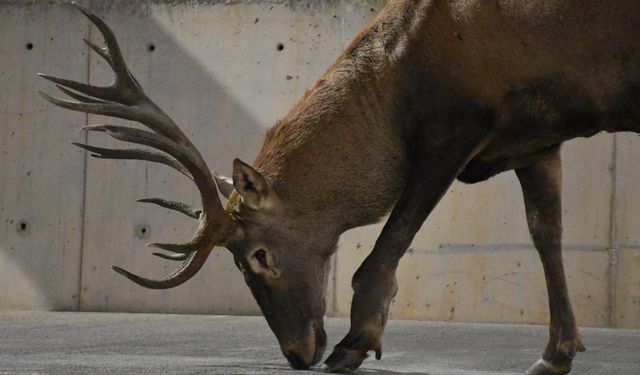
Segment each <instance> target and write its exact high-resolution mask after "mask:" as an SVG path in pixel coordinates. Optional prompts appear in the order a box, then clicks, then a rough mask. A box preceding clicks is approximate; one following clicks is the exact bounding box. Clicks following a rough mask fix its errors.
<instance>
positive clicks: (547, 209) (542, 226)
mask: <svg viewBox="0 0 640 375" xmlns="http://www.w3.org/2000/svg"><path fill="white" fill-rule="evenodd" d="M516 174H517V176H518V179H519V180H520V185H521V186H522V193H523V195H524V202H525V209H526V213H527V223H528V225H529V232H530V233H531V238H532V240H533V243H534V245H535V247H536V249H537V250H538V253H539V254H540V259H541V260H542V266H543V268H544V275H545V279H546V281H547V293H548V296H549V312H550V317H551V321H550V324H549V343H548V345H547V347H546V349H545V351H544V353H543V354H542V358H541V359H540V360H539V361H538V362H536V363H535V364H534V365H533V366H531V368H529V370H528V371H527V373H526V375H558V374H566V373H568V372H569V371H570V370H571V361H572V360H573V358H574V357H575V355H576V352H578V351H584V346H583V344H582V341H581V339H580V334H579V333H578V328H577V325H576V321H575V318H574V316H573V311H572V309H571V303H570V301H569V293H568V290H567V282H566V280H565V274H564V267H563V264H562V245H561V242H562V208H561V186H562V171H561V165H560V151H559V147H556V148H554V149H553V150H551V151H549V152H548V153H546V154H545V155H543V156H541V158H540V159H538V160H537V161H536V162H534V163H533V164H532V165H530V166H528V167H525V168H520V169H517V170H516Z"/></svg>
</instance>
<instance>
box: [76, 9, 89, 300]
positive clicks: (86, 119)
mask: <svg viewBox="0 0 640 375" xmlns="http://www.w3.org/2000/svg"><path fill="white" fill-rule="evenodd" d="M86 24H87V32H86V34H85V35H87V40H91V23H90V22H89V21H87V23H86ZM87 50H88V48H87ZM86 77H87V84H89V83H90V80H91V51H87V67H86ZM84 125H85V126H88V125H89V114H88V113H85V115H84ZM88 142H89V134H88V132H84V143H85V144H87V143H88ZM83 153H84V159H83V163H84V164H83V166H82V168H83V172H82V173H83V175H84V183H83V186H82V218H81V220H80V265H79V267H78V292H77V293H76V296H77V298H78V301H77V303H76V311H81V310H82V284H83V281H82V276H83V272H82V270H83V269H84V249H85V246H84V240H85V238H84V235H85V233H84V228H85V221H86V217H87V215H86V212H87V205H86V202H87V177H88V175H87V172H88V165H89V160H88V159H89V153H88V152H84V151H83Z"/></svg>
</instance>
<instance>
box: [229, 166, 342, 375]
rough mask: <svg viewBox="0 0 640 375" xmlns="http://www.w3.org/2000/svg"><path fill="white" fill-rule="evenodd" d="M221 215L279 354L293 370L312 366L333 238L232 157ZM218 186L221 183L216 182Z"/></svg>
mask: <svg viewBox="0 0 640 375" xmlns="http://www.w3.org/2000/svg"><path fill="white" fill-rule="evenodd" d="M232 183H233V189H232V188H231V187H228V188H226V189H225V188H223V189H221V190H223V191H224V190H227V191H231V194H230V196H229V202H228V204H227V209H226V210H227V212H228V213H229V214H230V215H231V217H232V220H233V230H232V231H231V232H230V235H229V237H228V238H227V239H226V240H225V243H224V245H225V246H226V247H227V248H228V249H229V250H230V251H231V252H232V253H233V257H234V261H235V264H236V266H237V267H238V269H239V270H240V271H241V272H242V274H243V276H244V279H245V281H246V283H247V285H248V286H249V288H250V289H251V292H252V294H253V296H254V297H255V299H256V301H257V302H258V305H259V306H260V309H261V310H262V313H263V314H264V316H265V318H266V319H267V322H268V323H269V326H270V327H271V329H272V330H273V332H274V333H275V335H276V337H277V338H278V341H279V343H280V347H281V349H282V352H283V354H284V355H285V357H286V358H287V360H288V361H289V363H290V364H291V366H292V367H294V368H307V367H309V366H310V365H313V364H315V363H317V362H318V361H319V360H320V359H321V357H322V354H323V353H324V349H325V347H326V341H327V339H326V334H325V332H324V329H323V315H324V312H325V290H326V284H327V269H328V265H329V258H330V256H331V254H332V253H333V250H334V249H335V242H336V239H337V237H336V236H332V235H330V234H328V233H325V232H323V230H322V229H321V228H318V226H316V225H314V223H313V218H312V217H307V216H306V215H307V214H306V211H304V210H300V209H299V207H297V206H295V205H294V204H292V203H291V201H290V200H289V199H287V198H288V197H287V195H286V193H284V192H282V191H279V190H278V189H277V184H274V183H272V182H270V181H269V180H268V179H267V178H266V176H263V175H262V174H260V173H259V172H258V171H256V170H255V169H254V168H252V167H251V166H249V165H247V164H245V163H243V162H242V161H240V160H238V159H236V160H235V161H234V166H233V181H232ZM218 184H219V185H220V186H221V187H222V186H223V184H224V181H222V179H220V178H218Z"/></svg>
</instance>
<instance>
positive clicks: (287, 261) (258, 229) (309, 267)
mask: <svg viewBox="0 0 640 375" xmlns="http://www.w3.org/2000/svg"><path fill="white" fill-rule="evenodd" d="M76 6H77V5H76ZM77 7H78V8H79V9H80V10H81V11H82V12H83V13H84V14H85V15H86V16H87V17H88V18H89V19H90V20H91V21H92V22H93V23H94V24H95V25H96V27H97V28H98V29H99V30H100V31H101V33H102V35H103V37H104V40H105V44H106V46H105V47H99V46H97V45H95V44H93V43H91V42H89V41H86V40H85V42H86V43H87V44H88V46H89V47H90V48H91V49H93V50H94V51H95V52H96V53H97V54H98V55H100V56H101V57H102V58H104V59H105V60H106V61H107V63H109V65H110V66H111V68H112V69H113V71H114V73H115V77H116V78H115V81H114V82H113V83H112V84H111V85H110V86H107V87H97V86H91V85H87V84H83V83H80V82H75V81H70V80H67V79H61V78H56V77H51V76H47V75H42V76H43V77H44V78H45V79H48V80H50V81H53V82H54V83H56V84H57V87H58V88H59V89H60V90H61V91H62V92H63V93H65V94H67V95H69V96H70V97H71V98H73V99H75V101H69V100H62V99H57V98H54V97H51V96H49V95H47V94H44V93H41V94H42V95H43V97H44V98H45V99H47V100H48V101H50V102H51V103H53V104H55V105H58V106H61V107H63V108H67V109H71V110H75V111H81V112H86V113H92V114H100V115H105V116H112V117H119V118H123V119H127V120H133V121H137V122H139V123H141V124H142V125H144V126H145V127H147V128H148V129H149V130H150V131H148V130H142V129H138V128H132V127H126V126H113V125H93V126H89V127H86V128H85V129H86V130H89V131H100V132H105V133H107V134H108V135H110V136H112V137H114V138H116V139H118V140H121V141H125V142H129V143H136V144H140V145H143V146H147V147H150V148H152V149H156V150H158V151H155V150H149V149H136V148H133V149H107V148H102V147H95V146H89V145H84V144H76V145H77V146H79V147H82V148H84V149H86V150H88V151H90V152H91V153H92V155H93V156H95V157H99V158H107V159H137V160H146V161H151V162H157V163H162V164H165V165H168V166H170V167H172V168H175V169H176V170H178V171H179V172H181V173H182V174H184V175H185V176H187V177H188V178H190V179H191V180H192V181H193V182H194V183H195V185H196V186H197V188H198V190H199V191H200V197H201V200H202V209H193V208H191V207H189V206H188V205H186V204H184V203H180V202H173V201H167V200H164V199H159V198H146V199H141V200H140V201H141V202H146V203H154V204H157V205H160V206H162V207H165V208H169V209H173V210H176V211H179V212H182V213H183V214H185V215H188V216H191V217H193V218H194V219H198V220H199V226H198V229H197V231H196V233H195V234H194V236H193V238H192V240H191V241H190V242H188V243H186V244H160V243H154V244H149V245H148V246H151V247H155V248H159V249H162V250H164V252H159V253H154V255H157V256H159V257H161V258H164V259H168V260H173V261H181V262H182V264H181V265H180V266H179V267H178V268H177V269H176V271H175V272H173V273H172V274H171V275H169V276H167V277H166V278H164V279H161V280H152V279H147V278H143V277H140V276H137V275H134V274H132V273H130V272H128V271H126V270H123V269H121V268H119V267H113V268H114V270H115V271H117V272H118V273H120V274H122V275H124V276H125V277H127V278H128V279H130V280H132V281H133V282H135V283H137V284H139V285H141V286H143V287H146V288H152V289H167V288H173V287H176V286H178V285H180V284H182V283H184V282H185V281H187V280H189V279H190V278H191V277H193V276H194V275H195V274H196V273H197V272H198V271H199V270H200V268H201V267H202V265H203V264H204V262H205V261H206V259H207V257H208V256H209V254H210V253H211V251H212V249H213V248H214V246H225V247H227V248H228V249H229V250H230V251H231V252H232V253H233V257H234V261H235V264H236V266H237V267H238V269H239V270H240V271H241V272H242V274H243V275H244V278H245V281H246V283H247V285H248V286H249V288H250V289H251V292H252V293H253V295H254V297H255V299H256V301H257V302H258V305H259V306H260V308H261V309H262V312H263V313H264V315H265V317H266V319H267V322H268V323H269V326H270V327H271V329H272V330H273V332H274V333H275V335H276V337H277V338H278V341H279V343H280V347H281V349H282V352H283V354H284V355H285V356H286V358H287V359H288V361H289V363H290V364H291V366H292V367H294V368H307V367H309V366H311V365H313V364H315V363H317V362H318V361H319V360H320V359H321V357H322V354H323V352H324V349H325V347H326V334H325V332H324V329H323V315H324V311H325V300H324V295H325V289H326V283H327V282H326V278H327V268H328V259H329V257H330V255H331V253H332V252H333V250H334V249H335V243H336V241H337V235H336V234H335V233H328V232H327V229H326V228H325V226H323V225H322V223H321V222H317V219H316V218H314V216H313V215H312V214H310V213H309V211H308V210H301V209H300V207H299V206H297V205H296V204H294V203H293V202H292V200H291V199H289V196H288V195H287V193H286V192H284V191H282V189H279V187H278V185H277V183H276V182H275V181H273V180H270V178H269V176H265V175H262V174H261V173H259V172H258V171H257V170H256V169H254V168H252V167H251V166H249V165H248V164H245V163H243V162H241V161H239V160H237V159H236V160H235V161H234V166H233V167H234V168H233V179H232V180H231V179H227V178H224V177H221V176H217V175H213V174H212V173H211V172H210V170H209V168H208V167H207V165H206V163H205V162H204V160H203V158H202V156H201V155H200V153H199V152H198V150H197V149H196V148H195V147H194V145H193V144H192V143H191V141H190V140H189V139H188V138H187V137H186V136H185V135H184V133H183V132H182V131H181V130H180V129H179V128H178V126H177V125H176V124H175V123H174V122H173V120H171V118H169V116H167V115H166V114H165V113H164V112H163V111H162V110H161V109H160V108H159V107H158V106H157V105H156V104H155V103H153V102H152V101H151V100H150V99H149V98H148V97H147V96H146V94H145V93H144V91H143V89H142V87H141V86H140V85H139V84H138V82H137V81H136V79H135V78H134V77H133V75H132V74H131V72H130V71H129V70H128V68H127V66H126V64H125V60H124V58H123V56H122V53H121V51H120V48H119V46H118V44H117V41H116V38H115V36H114V34H113V32H112V31H111V30H110V29H109V27H108V26H107V25H106V24H105V23H104V22H103V21H102V20H101V19H100V18H98V17H96V16H95V15H93V14H92V13H90V12H89V11H88V10H87V9H85V8H83V7H80V6H77ZM219 191H220V193H222V195H224V196H226V197H227V198H228V203H227V205H226V207H225V206H224V205H223V204H222V202H221V200H220V196H219V194H218V192H219Z"/></svg>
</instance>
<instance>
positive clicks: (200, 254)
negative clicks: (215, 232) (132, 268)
mask: <svg viewBox="0 0 640 375" xmlns="http://www.w3.org/2000/svg"><path fill="white" fill-rule="evenodd" d="M209 253H211V249H209V250H207V251H203V250H200V251H196V252H193V253H191V254H189V255H188V256H187V259H186V260H185V261H184V263H182V265H181V266H180V267H179V268H178V269H177V270H175V271H174V272H173V273H172V274H171V275H169V276H167V277H166V278H164V279H162V280H150V279H146V278H144V277H140V276H137V275H134V274H132V273H131V272H129V271H127V270H124V269H122V268H120V267H116V266H112V267H111V268H113V270H114V271H116V272H117V273H119V274H121V275H122V276H124V277H126V278H127V279H129V280H131V281H133V282H134V283H136V284H138V285H140V286H143V287H145V288H149V289H168V288H173V287H176V286H178V285H180V284H182V283H184V282H185V281H187V280H189V279H190V278H192V277H193V276H194V275H195V274H196V273H197V272H198V271H199V270H200V268H202V266H203V265H204V262H205V261H206V260H207V257H208V256H209Z"/></svg>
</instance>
